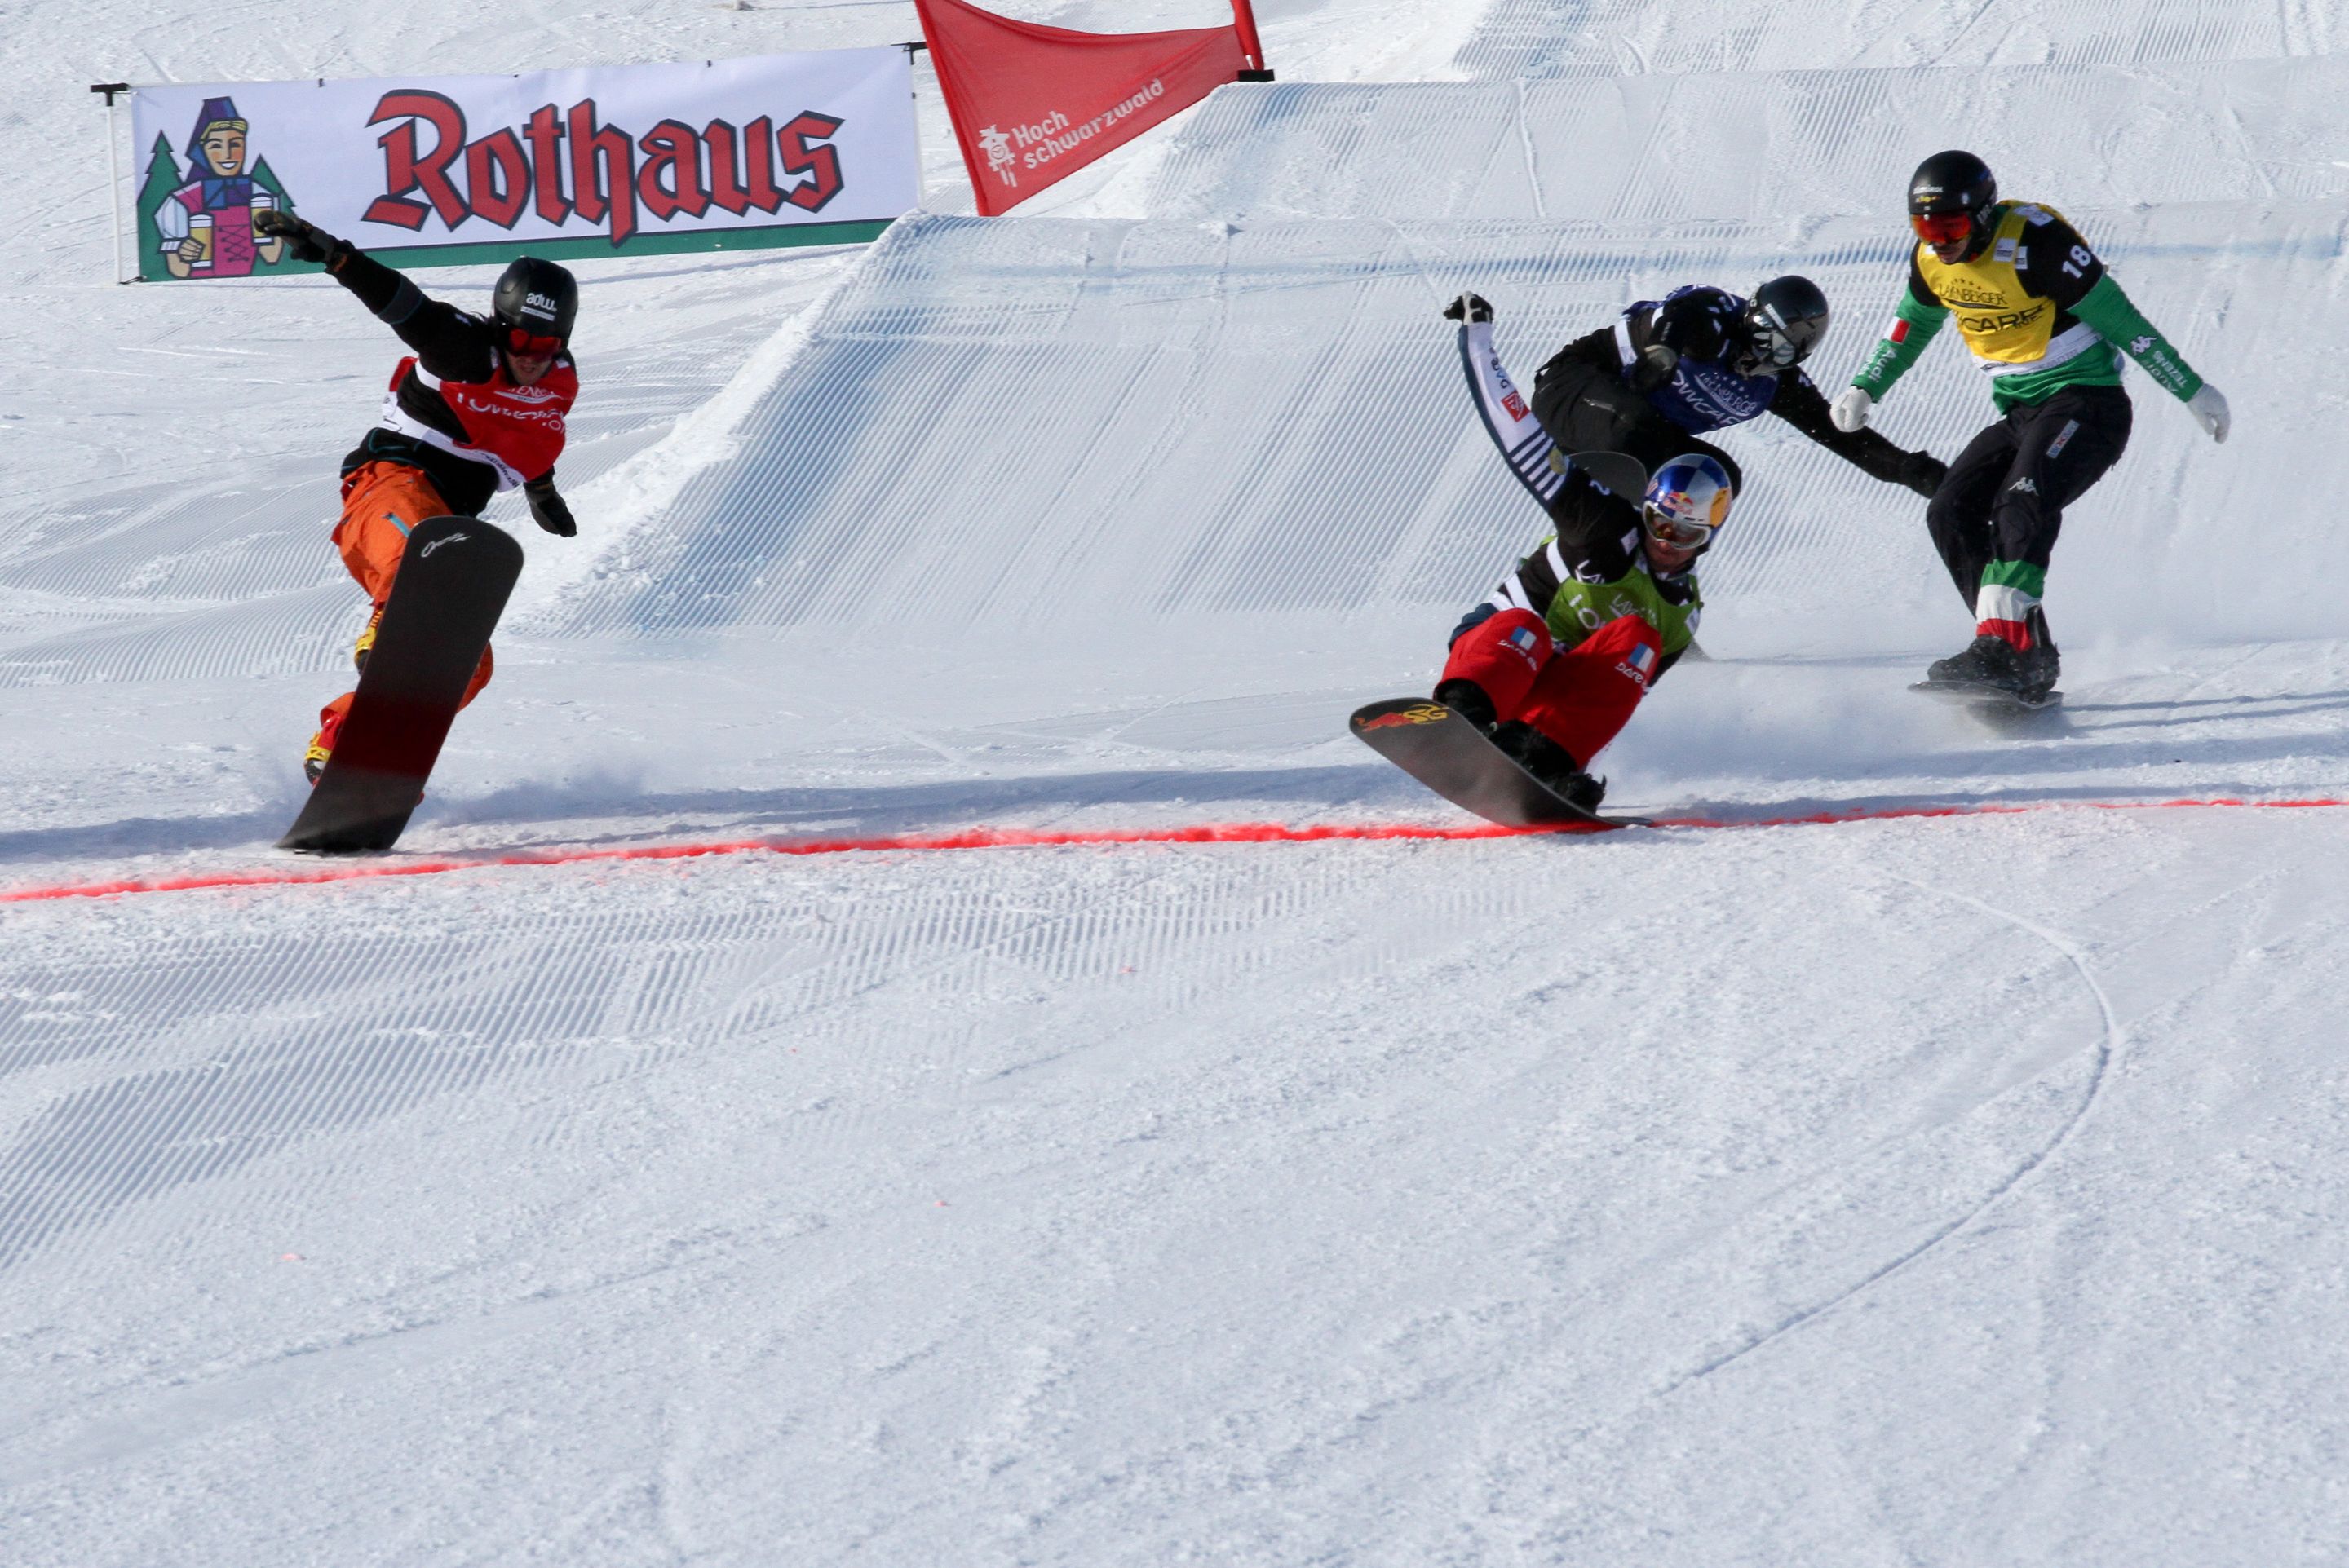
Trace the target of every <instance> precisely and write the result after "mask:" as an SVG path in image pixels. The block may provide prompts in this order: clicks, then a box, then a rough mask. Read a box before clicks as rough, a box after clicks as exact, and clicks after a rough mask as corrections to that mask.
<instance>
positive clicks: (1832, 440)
mask: <svg viewBox="0 0 2349 1568" xmlns="http://www.w3.org/2000/svg"><path fill="white" fill-rule="evenodd" d="M1770 412H1772V413H1773V414H1775V415H1777V416H1778V418H1781V419H1784V420H1785V421H1786V423H1788V424H1789V425H1792V426H1794V427H1795V428H1796V429H1797V430H1800V431H1801V432H1802V433H1803V434H1805V435H1806V436H1808V437H1809V438H1811V439H1812V440H1814V441H1816V442H1817V443H1818V444H1819V445H1820V446H1822V447H1825V448H1826V449H1827V450H1828V451H1831V452H1833V453H1834V454H1835V455H1836V456H1837V457H1839V458H1841V459H1843V460H1844V461H1846V462H1847V463H1849V464H1851V465H1852V466H1853V467H1854V468H1857V469H1859V470H1860V471H1862V472H1863V473H1865V474H1867V475H1868V477H1869V478H1870V479H1878V480H1883V481H1884V482H1885V483H1887V484H1894V485H1906V486H1908V487H1909V489H1910V490H1915V491H1916V492H1917V493H1918V494H1919V495H1921V496H1926V497H1929V498H1930V496H1931V495H1932V493H1933V492H1934V491H1935V490H1939V489H1940V485H1941V478H1942V476H1943V475H1944V474H1946V473H1948V472H1949V469H1948V468H1947V467H1946V466H1945V465H1943V464H1942V463H1941V461H1940V459H1937V458H1935V457H1934V456H1933V454H1932V453H1930V452H1923V451H1919V452H1911V451H1908V450H1905V449H1902V448H1899V447H1896V446H1894V445H1893V444H1892V443H1891V442H1890V441H1889V440H1886V439H1885V438H1883V437H1882V436H1880V435H1878V434H1877V433H1876V432H1875V431H1874V430H1868V429H1858V430H1845V429H1839V428H1837V426H1836V422H1835V419H1834V417H1833V415H1832V414H1831V413H1830V412H1829V410H1828V408H1827V400H1826V397H1825V396H1824V395H1822V394H1821V393H1820V391H1819V389H1818V387H1816V386H1815V385H1813V384H1812V381H1811V378H1810V377H1807V376H1806V375H1804V374H1803V373H1802V372H1801V371H1799V370H1795V371H1790V372H1789V373H1787V374H1786V375H1785V376H1783V377H1779V380H1778V391H1777V394H1776V396H1775V397H1772V398H1771V399H1770Z"/></svg>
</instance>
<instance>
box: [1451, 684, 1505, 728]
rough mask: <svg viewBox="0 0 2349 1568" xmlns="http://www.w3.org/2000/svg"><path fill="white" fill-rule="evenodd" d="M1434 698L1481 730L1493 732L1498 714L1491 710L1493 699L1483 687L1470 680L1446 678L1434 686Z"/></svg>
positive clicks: (1497, 720)
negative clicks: (1441, 683) (1486, 694)
mask: <svg viewBox="0 0 2349 1568" xmlns="http://www.w3.org/2000/svg"><path fill="white" fill-rule="evenodd" d="M1435 700H1436V701H1438V702H1440V703H1442V704H1443V705H1444V707H1448V708H1450V709H1451V710H1452V711H1453V712H1454V713H1456V714H1458V715H1459V716H1460V717H1463V718H1464V719H1466V720H1467V721H1468V722H1469V723H1471V724H1473V725H1475V727H1477V728H1478V729H1480V730H1483V731H1484V732H1485V734H1486V735H1490V734H1492V733H1493V726H1494V725H1495V724H1496V723H1497V722H1499V720H1500V717H1501V716H1500V715H1499V714H1497V713H1495V712H1494V711H1493V699H1492V698H1491V697H1489V696H1485V688H1484V687H1483V686H1478V685H1477V684H1476V683H1475V681H1470V680H1448V681H1445V682H1444V684H1443V685H1441V686H1437V687H1436V688H1435Z"/></svg>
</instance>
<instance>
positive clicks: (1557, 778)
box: [1492, 719, 1607, 811]
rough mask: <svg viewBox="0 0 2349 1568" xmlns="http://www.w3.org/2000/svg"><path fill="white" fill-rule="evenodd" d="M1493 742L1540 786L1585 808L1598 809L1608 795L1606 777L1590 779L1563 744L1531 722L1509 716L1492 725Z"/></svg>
mask: <svg viewBox="0 0 2349 1568" xmlns="http://www.w3.org/2000/svg"><path fill="white" fill-rule="evenodd" d="M1492 734H1493V744H1494V745H1495V746H1496V747H1498V748H1500V749H1501V751H1502V753H1503V754H1504V755H1506V757H1507V758H1509V760H1511V761H1512V762H1515V763H1516V765H1517V766H1518V767H1520V768H1522V769H1525V770H1526V772H1528V773H1530V774H1532V775H1533V776H1534V779H1535V781H1536V782H1537V783H1539V784H1540V785H1541V787H1542V788H1543V789H1547V790H1548V791H1549V792H1550V793H1551V794H1553V795H1555V796H1557V798H1558V799H1561V800H1563V801H1565V802H1566V803H1567V804H1568V805H1569V806H1577V807H1579V808H1580V809H1582V810H1585V811H1596V810H1599V801H1601V800H1603V799H1606V798H1607V780H1606V779H1593V778H1592V777H1591V776H1590V775H1589V774H1588V773H1585V772H1584V771H1583V770H1582V766H1581V764H1579V763H1578V762H1576V761H1575V759H1574V758H1573V757H1572V756H1571V755H1570V754H1569V753H1568V751H1567V749H1566V748H1565V747H1563V746H1560V745H1559V744H1558V743H1557V741H1555V740H1552V739H1551V738H1549V737H1548V736H1547V735H1544V734H1543V733H1542V732H1541V731H1540V730H1538V729H1536V728H1535V727H1533V726H1532V725H1530V724H1522V723H1519V722H1518V721H1517V720H1516V719H1511V720H1510V721H1509V722H1508V723H1506V724H1498V725H1495V726H1494V727H1493V731H1492Z"/></svg>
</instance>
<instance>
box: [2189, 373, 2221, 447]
mask: <svg viewBox="0 0 2349 1568" xmlns="http://www.w3.org/2000/svg"><path fill="white" fill-rule="evenodd" d="M2186 411H2187V412H2188V413H2189V414H2191V415H2193V416H2194V422H2195V423H2196V424H2198V425H2199V426H2201V427H2202V431H2203V434H2205V435H2207V436H2209V438H2211V439H2212V440H2214V441H2219V442H2224V441H2225V440H2226V438H2227V399H2226V397H2225V395H2224V394H2222V393H2220V390H2219V389H2218V388H2217V387H2213V386H2211V385H2210V384H2209V382H2208V381H2205V382H2204V383H2202V390H2201V391H2199V392H2197V393H2196V394H2194V396H2193V397H2189V398H2188V399H2186Z"/></svg>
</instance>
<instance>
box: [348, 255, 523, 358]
mask: <svg viewBox="0 0 2349 1568" xmlns="http://www.w3.org/2000/svg"><path fill="white" fill-rule="evenodd" d="M335 281H336V283H338V284H342V285H343V286H344V287H345V288H347V289H348V290H350V291H351V293H353V294H357V295H358V297H359V303H360V304H364V305H366V306H367V309H369V310H371V311H373V312H374V313H375V315H376V317H377V319H378V320H379V321H381V322H382V323H383V324H384V325H386V326H388V327H390V328H391V330H392V331H394V332H396V333H398V335H399V340H400V341H401V342H402V343H405V344H406V345H408V346H409V347H410V348H412V349H414V350H416V360H417V363H418V364H419V365H421V366H424V368H425V369H427V370H429V371H430V372H431V373H432V374H433V375H435V376H438V377H442V378H443V379H446V380H454V381H486V380H488V379H489V378H490V377H491V375H492V373H493V372H494V371H495V370H496V369H497V356H496V352H495V350H494V349H493V348H492V346H491V342H490V335H489V333H488V331H487V330H486V329H485V328H484V327H483V325H482V324H481V319H480V318H479V317H477V316H471V315H466V314H465V313H464V312H463V311H460V310H459V309H458V308H457V307H456V306H455V305H452V304H443V303H442V302H441V301H440V300H437V299H432V298H430V297H429V296H428V295H427V294H425V293H424V291H423V290H422V289H419V288H418V287H417V286H416V285H415V284H413V283H410V282H409V280H408V278H407V277H406V276H405V275H403V274H402V273H396V272H394V271H392V270H391V269H390V268H389V267H387V266H385V265H384V264H383V263H381V262H378V261H377V260H376V259H375V258H374V257H372V256H370V255H368V254H367V253H365V252H363V251H353V252H352V253H350V256H349V259H348V260H347V261H345V262H344V263H343V264H342V265H341V266H339V267H337V268H336V269H335Z"/></svg>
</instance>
